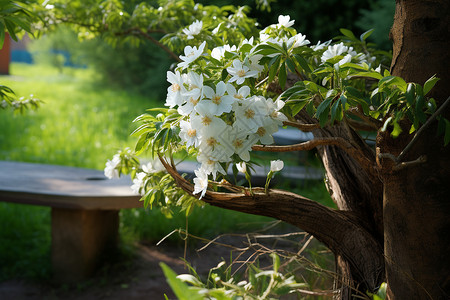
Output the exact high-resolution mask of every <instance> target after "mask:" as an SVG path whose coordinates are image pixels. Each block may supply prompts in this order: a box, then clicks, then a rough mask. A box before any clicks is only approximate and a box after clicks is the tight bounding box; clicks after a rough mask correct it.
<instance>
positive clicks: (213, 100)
mask: <svg viewBox="0 0 450 300" xmlns="http://www.w3.org/2000/svg"><path fill="white" fill-rule="evenodd" d="M221 100H222V97H221V96H218V95H215V96H214V97H213V98H212V99H211V101H212V102H213V103H215V104H217V105H219V104H220V102H221Z"/></svg>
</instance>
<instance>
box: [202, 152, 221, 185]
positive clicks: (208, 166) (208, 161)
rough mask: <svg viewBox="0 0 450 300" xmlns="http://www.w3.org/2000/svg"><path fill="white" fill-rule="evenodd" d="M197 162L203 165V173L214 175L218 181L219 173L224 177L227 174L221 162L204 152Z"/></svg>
mask: <svg viewBox="0 0 450 300" xmlns="http://www.w3.org/2000/svg"><path fill="white" fill-rule="evenodd" d="M197 161H198V162H200V163H201V164H202V166H201V167H200V169H201V171H203V172H205V173H206V174H207V175H209V174H212V176H213V179H214V180H216V176H217V172H219V173H221V174H223V175H226V174H227V173H226V172H225V170H224V168H223V167H222V166H221V165H220V162H219V161H217V160H215V159H214V157H211V156H210V155H207V154H205V153H204V152H200V154H199V155H198V156H197Z"/></svg>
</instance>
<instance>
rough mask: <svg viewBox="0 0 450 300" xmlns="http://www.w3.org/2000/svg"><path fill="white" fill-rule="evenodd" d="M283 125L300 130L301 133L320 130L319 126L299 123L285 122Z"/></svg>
mask: <svg viewBox="0 0 450 300" xmlns="http://www.w3.org/2000/svg"><path fill="white" fill-rule="evenodd" d="M283 125H285V126H291V127H295V128H298V129H300V130H301V131H305V132H310V131H313V130H315V129H318V128H320V124H319V123H317V124H302V123H299V122H292V121H285V122H283Z"/></svg>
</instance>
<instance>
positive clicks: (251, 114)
mask: <svg viewBox="0 0 450 300" xmlns="http://www.w3.org/2000/svg"><path fill="white" fill-rule="evenodd" d="M246 43H247V44H248V43H252V41H246ZM204 47H205V43H203V44H201V45H200V46H199V48H196V47H193V48H192V47H190V46H187V47H186V49H185V54H186V56H182V57H180V58H181V59H182V62H180V63H179V64H178V68H177V69H176V70H175V72H171V71H168V72H167V80H168V82H169V83H170V84H171V85H170V86H169V87H168V89H167V98H166V103H165V105H166V106H169V107H170V108H176V109H177V110H178V113H179V114H180V115H181V116H182V119H181V120H180V122H179V128H180V133H179V136H180V138H181V141H182V143H183V144H184V145H185V146H186V147H187V148H191V147H194V148H195V149H196V150H197V160H198V162H199V163H201V167H200V168H199V169H198V170H196V171H195V174H196V178H195V179H194V184H195V191H194V193H200V195H201V196H203V195H204V193H205V192H206V189H207V186H208V176H209V175H212V178H213V179H215V178H216V176H217V173H221V174H223V175H226V170H225V168H224V167H223V166H224V164H225V163H229V162H238V161H249V160H250V151H251V150H252V146H253V145H255V144H257V143H261V144H265V145H267V144H272V143H273V137H272V135H273V133H275V132H276V131H278V128H279V126H282V124H283V121H286V120H287V118H286V116H285V115H284V114H283V113H281V112H280V109H281V108H282V107H283V105H284V102H283V101H281V100H277V101H273V100H272V99H270V98H265V97H264V96H261V95H252V93H251V88H250V86H248V85H246V84H245V83H246V80H247V79H249V78H258V77H259V76H260V73H261V70H263V66H261V65H259V64H258V61H259V58H260V56H258V55H255V54H253V52H252V51H250V52H249V55H248V56H247V57H246V58H244V59H239V58H235V59H234V60H233V61H232V63H231V65H230V66H229V67H227V68H226V72H227V73H228V76H227V77H226V79H225V80H217V81H213V82H211V78H209V76H208V75H206V74H204V73H199V72H196V71H192V70H189V71H185V69H186V68H187V69H189V65H190V64H192V63H194V62H195V60H196V59H198V58H199V57H200V56H201V55H202V54H203V53H200V52H201V51H204ZM233 50H234V51H237V52H238V51H239V49H237V47H236V46H229V45H226V46H223V47H217V48H214V49H212V51H211V52H210V53H211V56H213V57H214V58H215V59H222V58H223V57H224V54H225V52H231V51H233ZM188 53H192V55H191V56H189V54H188ZM203 55H204V54H203ZM206 81H208V84H205V82H206Z"/></svg>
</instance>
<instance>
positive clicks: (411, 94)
mask: <svg viewBox="0 0 450 300" xmlns="http://www.w3.org/2000/svg"><path fill="white" fill-rule="evenodd" d="M415 93H416V87H415V84H414V83H408V88H407V89H406V93H405V97H406V101H407V102H408V104H409V105H413V103H414V98H415Z"/></svg>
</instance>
